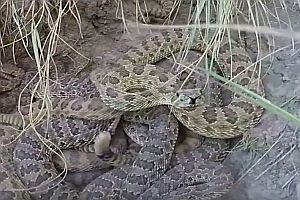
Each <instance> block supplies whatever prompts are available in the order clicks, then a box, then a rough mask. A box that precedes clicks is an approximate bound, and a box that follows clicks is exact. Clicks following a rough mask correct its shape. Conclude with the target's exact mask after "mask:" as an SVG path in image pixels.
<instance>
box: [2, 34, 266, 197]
mask: <svg viewBox="0 0 300 200" xmlns="http://www.w3.org/2000/svg"><path fill="white" fill-rule="evenodd" d="M187 36H188V34H185V33H184V32H183V31H182V30H175V31H167V32H161V33H160V34H157V35H156V36H154V37H151V38H150V39H148V40H146V41H145V42H143V43H142V44H141V45H140V46H137V47H135V48H132V49H131V50H129V52H127V53H126V54H125V55H124V56H123V58H121V59H120V60H119V61H118V62H117V67H116V69H117V70H115V71H113V72H111V73H109V74H105V75H104V78H103V74H101V72H99V70H98V71H96V72H95V71H94V72H93V73H91V75H90V76H89V77H88V78H86V79H83V80H75V81H73V82H72V81H69V82H67V83H68V84H66V85H65V86H64V87H65V88H62V90H61V91H62V92H63V91H65V90H68V87H69V86H70V85H71V86H74V87H82V88H83V90H79V91H80V94H78V93H76V94H75V95H74V97H66V98H59V97H58V98H54V101H53V108H54V109H53V110H54V113H55V112H56V113H58V114H59V113H63V114H65V115H66V116H68V117H75V118H76V117H77V118H81V119H80V120H77V119H67V118H64V117H62V118H60V119H58V120H57V121H55V120H54V121H52V122H51V124H56V125H57V124H63V123H62V121H64V120H65V122H66V124H68V126H66V128H65V129H63V128H62V127H63V126H58V127H56V126H53V127H51V126H50V129H47V130H48V131H49V130H51V131H50V137H53V135H54V136H56V137H57V136H58V135H59V133H60V134H61V135H60V136H61V137H66V136H65V135H63V134H62V132H61V130H68V131H71V132H72V131H76V132H73V133H72V134H71V135H72V137H67V138H68V141H67V142H64V141H63V139H61V138H60V137H58V138H55V137H54V138H55V139H57V140H55V141H56V142H57V143H58V144H59V145H62V146H60V147H64V145H66V147H68V148H70V147H71V146H72V147H73V146H76V145H80V144H81V143H86V142H87V141H90V140H88V139H85V137H88V138H91V137H92V138H93V139H94V138H95V137H96V135H97V134H96V132H95V131H96V130H98V129H97V126H99V124H98V123H96V122H95V121H93V120H96V119H97V120H103V121H105V120H111V119H113V118H115V117H118V116H120V115H122V114H123V113H124V112H125V111H132V110H140V109H144V108H147V107H153V106H157V105H161V104H166V105H170V106H171V107H170V108H171V111H172V113H173V114H174V115H175V117H176V118H177V119H178V120H179V121H180V122H181V123H182V124H183V125H185V126H186V127H188V128H189V129H191V130H192V131H193V132H195V133H197V134H199V135H204V136H208V137H214V138H230V137H235V136H238V135H241V134H242V133H244V132H246V131H247V130H248V129H249V128H251V126H253V125H254V124H255V123H256V122H257V121H258V119H259V118H260V115H261V113H262V109H261V108H260V107H259V106H256V105H254V104H253V103H251V102H250V101H248V100H247V99H246V98H244V97H242V96H240V95H237V94H234V95H233V99H232V101H231V102H230V103H229V104H228V105H225V106H220V107H213V106H209V105H206V104H203V102H201V96H198V98H196V99H191V97H189V96H186V93H179V94H178V93H177V91H178V90H177V89H178V86H176V83H177V82H176V77H174V76H173V75H170V76H169V74H164V73H161V72H160V71H161V70H160V69H158V68H156V67H155V66H153V65H149V64H152V63H155V62H157V61H159V60H161V59H163V58H165V57H167V56H168V55H170V54H172V53H174V52H176V51H179V50H180V48H181V47H182V45H183V43H184V41H185V39H186V37H187ZM191 49H197V50H200V51H204V49H205V43H203V42H202V41H200V40H198V38H197V39H196V40H195V41H193V45H192V46H191ZM209 56H211V55H209ZM216 62H217V64H218V65H219V67H220V68H221V69H222V70H224V71H225V72H227V74H230V77H234V76H236V75H238V76H236V77H235V79H234V81H235V82H237V83H239V84H242V85H243V86H245V87H247V88H249V89H250V90H253V91H255V92H257V93H258V94H261V95H263V87H262V85H261V82H260V79H259V76H258V73H257V72H256V71H255V70H251V69H248V68H247V66H248V65H249V64H250V63H251V61H250V59H249V56H248V55H247V54H246V53H245V50H244V49H242V48H241V47H238V46H236V45H235V44H234V45H233V46H230V45H228V43H226V44H224V45H222V46H221V51H220V53H219V55H218V59H217V60H216ZM157 86H158V87H157ZM95 90H96V91H97V90H99V92H95ZM130 90H132V91H134V92H130ZM136 91H138V92H136ZM68 95H69V94H67V96H68ZM191 104H192V105H191ZM194 104H195V105H194ZM103 110H105V112H103ZM85 118H87V119H85ZM2 119H3V120H6V119H7V118H5V117H4V115H3V116H2ZM85 120H87V121H85ZM160 121H163V120H158V122H160ZM75 122H76V123H75ZM156 123H157V121H156ZM101 124H102V123H100V125H101ZM71 127H73V128H74V129H72V128H71ZM87 127H89V128H87ZM38 128H40V131H39V132H41V133H44V132H45V128H49V127H47V126H45V124H44V125H43V124H42V125H40V126H38ZM106 128H107V127H106ZM160 128H161V129H162V130H164V134H160V135H159V136H160V137H166V135H168V134H174V133H169V132H168V133H165V132H166V130H165V128H166V127H164V126H163V127H161V126H158V129H155V131H158V132H159V130H160ZM90 130H92V131H91V132H89V131H90ZM168 130H169V129H168ZM33 131H34V129H30V130H29V131H27V132H26V133H25V134H24V136H22V137H21V138H20V140H19V141H18V143H17V147H16V150H15V160H16V162H17V166H18V167H17V169H18V170H19V171H18V175H19V176H20V178H21V179H22V181H23V183H24V184H25V186H26V188H31V187H35V186H38V185H40V184H41V183H43V182H44V181H47V180H49V179H51V178H53V176H56V173H54V171H53V168H52V167H53V166H52V165H51V163H49V157H48V156H46V155H47V154H45V155H44V156H43V155H42V157H40V156H38V155H39V154H38V152H40V150H41V144H40V142H39V138H36V137H37V136H36V135H35V134H34V133H33ZM81 131H86V132H83V133H85V134H86V135H84V134H83V135H81V134H82V132H81ZM155 131H153V132H155ZM79 132H80V134H78V133H79ZM170 132H174V131H170ZM88 133H89V134H88ZM48 134H49V133H48ZM52 134H53V135H52ZM153 134H155V133H153ZM129 135H130V134H129ZM76 136H78V137H76ZM81 137H82V139H81V140H80V139H79V138H81ZM60 139H61V140H60ZM69 139H74V142H73V143H72V142H70V141H69ZM93 139H91V140H93ZM161 141H165V142H166V143H165V144H167V143H168V139H167V138H164V140H161ZM149 145H150V146H151V145H154V144H153V143H149ZM24 147H25V149H24ZM143 148H145V149H147V148H149V149H148V150H147V151H149V150H151V148H150V147H148V146H147V145H144V146H143V145H142V149H143ZM152 148H153V147H152ZM153 149H157V147H155V148H153ZM147 151H146V152H147ZM172 151H173V150H172V149H171V152H172ZM192 153H194V152H192ZM192 153H191V155H190V158H186V159H187V160H190V161H191V160H193V161H196V160H197V159H196V158H198V159H200V160H197V161H199V162H200V163H202V164H203V165H200V167H199V166H198V167H197V164H194V165H193V167H192V169H190V170H191V173H193V172H200V174H201V173H204V174H206V173H207V174H209V175H208V177H210V176H212V177H213V178H212V179H213V180H214V181H218V180H219V181H221V180H222V179H226V178H224V177H228V176H224V177H223V176H222V175H220V174H219V173H220V171H221V172H223V171H224V170H223V168H222V167H221V166H219V165H217V164H212V165H211V167H213V169H215V170H212V171H205V170H207V169H208V168H206V164H205V163H204V162H203V161H202V160H201V157H202V156H200V155H198V156H196V157H194V156H193V154H192ZM194 154H195V153H194ZM159 155H162V154H159ZM159 155H156V156H158V158H159ZM143 156H146V154H141V155H139V156H138V157H137V159H141V157H143ZM100 157H101V156H100ZM188 157H189V156H188ZM158 158H157V157H156V159H158ZM182 159H183V158H182ZM167 160H168V159H167V158H166V159H165V161H164V163H168V162H167ZM183 160H184V159H183ZM146 161H147V160H146ZM199 162H196V163H199ZM138 164H142V163H136V164H135V165H131V166H125V167H123V168H122V167H121V168H117V169H116V171H117V170H119V171H117V172H118V173H122V171H123V172H124V173H128V171H129V172H130V171H131V172H132V173H131V174H130V173H129V177H132V176H135V175H134V173H137V172H138V170H137V172H135V167H141V169H143V170H145V166H143V165H138ZM144 164H146V165H147V162H146V163H144ZM177 166H178V167H177ZM201 166H202V167H201ZM131 167H133V169H131V170H129V169H130V168H131ZM189 167H191V166H185V165H184V164H178V165H176V166H175V167H174V169H175V170H174V173H176V172H177V174H182V173H181V172H186V170H187V169H188V168H189ZM221 169H222V170H221ZM176 170H177V171H176ZM116 171H114V170H113V171H111V172H109V173H108V174H106V175H104V176H101V177H99V178H100V179H101V178H103V177H106V176H107V177H110V178H112V176H114V175H117V176H119V174H118V173H117V174H114V173H115V172H116ZM149 171H150V172H151V173H155V172H157V170H156V171H155V170H153V169H150V170H149ZM165 171H166V170H162V171H161V172H160V171H159V173H157V174H159V176H162V177H161V178H162V180H163V181H164V182H163V183H159V181H158V182H157V183H156V182H155V181H154V180H152V182H151V180H150V182H148V181H149V180H148V181H146V182H145V181H143V182H142V183H141V185H142V188H143V189H142V190H146V192H145V193H143V192H142V190H141V192H142V195H141V194H140V193H139V192H137V193H138V194H137V195H141V196H143V195H149V196H152V195H154V196H155V195H158V196H161V195H163V194H165V193H167V197H166V199H168V198H173V199H174V198H175V199H176V198H177V199H179V192H176V189H178V188H176V186H173V185H172V184H171V185H168V182H169V181H171V182H172V181H174V180H172V178H173V175H172V174H168V172H167V173H164V172H165ZM225 171H226V170H225ZM171 172H172V171H171V170H170V173H171ZM151 173H150V175H151ZM221 174H222V173H221ZM225 174H228V173H225ZM126 176H127V175H126ZM186 177H189V176H185V175H184V176H183V177H180V178H179V179H180V180H182V179H185V178H186ZM191 177H194V174H193V176H191ZM196 177H197V176H196ZM222 177H223V178H222ZM115 178H117V179H110V180H113V181H114V182H113V185H118V184H119V182H118V180H119V179H118V177H115ZM156 179H158V177H156ZM32 180H36V182H32ZM58 180H59V179H56V180H55V181H54V182H52V183H51V185H52V186H53V185H54V184H59V186H60V187H54V188H52V189H49V185H48V186H41V187H39V190H40V189H44V191H42V192H38V193H33V194H34V195H37V196H36V197H37V198H40V197H45V198H48V199H55V198H58V197H59V196H60V195H63V197H64V198H67V199H76V198H78V193H77V192H76V190H75V189H74V190H73V188H72V186H70V185H68V184H67V183H65V182H63V181H62V182H59V181H58ZM95 181H96V182H95V183H92V184H91V185H89V186H88V187H87V188H86V189H85V190H84V192H83V193H82V194H81V195H87V196H89V195H91V196H94V195H100V196H101V195H102V194H103V193H105V188H104V189H101V188H103V187H104V186H107V185H105V183H106V182H105V181H102V182H100V183H97V179H96V180H95ZM125 181H126V182H127V183H129V181H130V179H125ZM222 181H224V180H222ZM222 181H221V182H222ZM153 182H154V185H153V188H152V187H150V185H151V184H153ZM179 182H180V181H178V180H176V181H174V184H178V185H177V187H179V190H184V191H182V192H183V193H182V194H186V192H188V191H191V190H190V188H185V187H181V186H182V184H181V183H179ZM191 182H192V183H191ZM191 182H190V181H186V182H185V183H186V185H188V186H196V185H198V184H197V183H201V184H200V185H201V186H200V189H201V187H202V189H201V190H200V191H198V190H197V191H195V193H197V192H199V193H201V192H203V193H205V192H208V193H209V194H210V195H212V196H213V195H214V194H216V193H214V192H213V191H210V189H212V190H213V189H216V190H218V188H217V186H216V188H214V187H210V185H211V184H208V185H206V184H205V183H206V182H209V181H208V180H205V179H203V177H199V180H191ZM225 182H226V181H225ZM227 182H228V183H231V182H232V181H231V180H229V181H228V180H227ZM144 183H146V184H149V187H150V188H149V190H147V187H148V186H147V187H143V185H144ZM103 184H104V185H103ZM107 184H108V183H107ZM160 184H161V185H160ZM164 184H166V185H168V187H167V188H169V189H170V188H174V189H175V190H174V191H173V192H171V191H169V190H168V189H167V191H159V188H163V187H162V186H163V185H164ZM129 185H130V184H129ZM229 185H230V184H229ZM96 186H97V187H96ZM109 186H110V187H109V188H110V189H111V185H110V184H109ZM169 186H170V187H169ZM90 188H94V189H95V190H94V189H92V190H91V189H90ZM225 188H226V187H225ZM96 189H99V191H98V190H96ZM130 189H132V188H128V190H130ZM57 190H58V191H57ZM220 190H224V187H223V185H222V184H220ZM46 191H47V192H46ZM96 191H98V192H96ZM193 191H194V190H193ZM44 192H45V193H44ZM60 192H61V193H60ZM115 192H116V193H118V192H120V190H117V191H115ZM109 193H111V192H109ZM113 193H114V192H113ZM121 193H122V194H126V191H123V192H122V191H121ZM217 193H218V192H217ZM131 194H132V193H131ZM39 195H40V196H39ZM112 195H113V194H112ZM120 195H121V194H120ZM201 195H203V194H197V195H196V194H195V196H198V197H199V198H200V199H201ZM149 196H148V197H149ZM154 196H153V198H154ZM204 196H205V195H204ZM141 198H142V197H141ZM212 198H213V197H212Z"/></svg>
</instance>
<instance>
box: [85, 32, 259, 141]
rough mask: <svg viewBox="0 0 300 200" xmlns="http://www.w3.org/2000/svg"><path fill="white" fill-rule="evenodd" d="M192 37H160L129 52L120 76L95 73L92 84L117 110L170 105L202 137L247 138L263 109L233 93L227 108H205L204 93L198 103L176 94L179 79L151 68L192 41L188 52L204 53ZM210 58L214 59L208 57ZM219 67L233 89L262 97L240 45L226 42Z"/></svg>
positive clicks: (182, 34) (256, 76) (179, 34)
mask: <svg viewBox="0 0 300 200" xmlns="http://www.w3.org/2000/svg"><path fill="white" fill-rule="evenodd" d="M191 34H192V33H191V32H189V31H188V32H186V31H184V30H182V29H180V30H174V31H165V32H160V33H158V34H156V35H155V36H153V37H150V38H149V39H147V40H145V41H144V42H142V44H141V45H138V46H137V47H134V48H132V49H130V50H129V51H128V52H127V53H126V54H125V55H124V56H123V57H122V58H121V59H120V60H118V62H117V65H119V68H118V70H115V71H112V72H110V73H108V74H107V75H106V76H105V77H103V76H102V75H100V74H98V73H97V72H96V73H95V72H94V73H92V74H91V75H90V78H91V80H92V81H93V82H94V83H95V85H96V86H97V88H98V89H99V91H100V94H101V99H102V100H103V101H104V103H105V104H106V105H107V106H109V107H111V108H113V109H115V110H120V111H134V110H140V109H144V108H147V107H153V106H156V105H170V108H171V111H172V113H173V114H174V115H175V116H176V118H177V119H178V120H179V121H180V122H181V123H182V124H184V125H185V126H186V127H188V128H189V129H190V130H192V131H193V132H195V133H197V134H199V135H203V136H207V137H213V138H232V137H236V136H239V135H242V134H244V133H245V132H247V130H249V128H250V127H252V126H253V125H255V124H256V123H257V121H258V120H259V119H260V116H261V114H262V111H263V109H262V108H261V107H260V106H258V105H255V104H253V103H252V102H251V101H250V100H248V99H247V98H245V97H244V96H241V95H238V94H235V93H233V95H232V96H233V98H232V101H231V102H230V103H229V104H228V105H224V106H222V107H215V106H209V105H206V104H205V102H203V100H202V95H201V93H200V95H198V96H197V98H194V97H189V96H187V95H186V93H185V92H182V93H180V92H178V84H176V83H177V81H176V76H174V75H173V74H170V73H168V72H165V71H163V70H160V69H159V68H156V67H155V66H153V65H150V64H151V63H155V62H157V61H159V60H161V59H163V58H165V57H167V56H170V55H171V54H172V53H174V52H177V51H180V50H181V49H182V47H183V45H184V44H185V43H186V42H187V41H188V39H189V38H192V41H190V43H189V46H188V48H190V49H196V50H200V51H201V52H205V50H206V49H207V44H206V43H205V42H204V41H202V40H201V37H200V35H197V34H196V37H192V35H191ZM208 56H209V57H212V53H211V52H210V51H208ZM215 62H216V63H217V64H218V67H219V68H220V69H221V70H222V71H223V72H224V73H225V75H226V74H227V76H229V77H231V78H234V79H233V81H234V82H235V83H238V84H241V85H242V86H245V87H246V88H248V89H249V90H252V91H254V92H256V93H258V94H259V95H264V88H263V85H262V83H261V80H260V77H259V74H258V72H257V70H256V69H254V70H253V69H251V68H248V66H249V65H250V64H252V62H251V59H250V57H249V55H248V54H247V53H246V51H245V49H243V48H242V47H240V46H239V45H238V43H237V42H234V41H233V40H230V41H226V40H225V42H223V43H222V44H221V46H220V51H219V54H218V57H217V59H216V61H215ZM149 63H150V64H149ZM100 70H101V69H99V70H98V71H100ZM196 70H197V69H196ZM196 72H197V71H196ZM227 87H228V86H227ZM199 90H200V89H199ZM199 90H198V91H197V90H194V91H195V92H199ZM183 91H184V90H183ZM195 92H194V93H195Z"/></svg>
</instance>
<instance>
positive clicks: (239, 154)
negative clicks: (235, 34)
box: [0, 0, 300, 200]
mask: <svg viewBox="0 0 300 200" xmlns="http://www.w3.org/2000/svg"><path fill="white" fill-rule="evenodd" d="M285 2H286V5H287V7H288V13H289V17H290V18H289V20H290V21H291V24H292V26H293V29H294V30H297V29H299V28H300V24H299V17H300V9H299V7H297V5H296V4H295V2H297V1H293V0H291V1H285ZM273 7H274V5H273V4H272V5H271V4H270V9H271V10H272V8H273ZM78 9H79V11H80V14H81V20H82V24H81V31H82V34H83V38H82V37H81V36H80V34H79V30H78V26H77V24H76V22H75V20H74V19H72V18H67V17H65V19H64V23H63V27H62V37H63V38H64V39H65V40H66V41H67V42H69V43H70V44H71V45H72V46H73V47H74V48H75V49H76V50H77V51H79V52H80V53H81V54H83V55H84V56H85V57H86V58H92V60H93V62H94V64H92V65H89V67H90V68H91V69H93V68H95V67H105V65H106V63H108V62H115V61H116V60H117V59H118V58H119V57H120V56H121V55H122V54H123V53H125V52H126V51H127V50H128V49H129V48H130V47H131V46H134V45H135V44H137V43H139V42H141V41H142V40H143V39H145V38H146V37H148V36H149V35H150V34H151V33H150V31H149V30H146V29H140V30H139V32H138V29H137V27H135V25H136V24H135V22H134V20H135V16H134V11H135V6H134V4H131V3H125V4H124V15H125V18H126V19H128V20H132V22H127V24H126V26H124V22H123V21H122V19H121V18H120V13H121V12H118V13H117V14H116V11H117V9H120V8H118V6H117V4H116V2H115V1H113V0H111V1H110V0H87V1H83V0H81V1H79V2H78ZM187 9H188V6H186V7H184V6H183V7H182V9H181V10H180V12H179V13H178V17H177V19H176V21H175V23H178V24H182V23H185V19H186V17H187V14H188V12H187ZM119 11H120V10H119ZM277 12H278V15H282V20H283V21H288V18H286V14H285V10H284V9H281V8H278V7H277ZM116 15H117V16H118V17H116ZM271 23H272V26H273V27H278V28H279V27H280V28H285V26H286V25H283V27H281V26H282V24H284V23H281V26H280V25H279V24H278V22H276V21H275V20H274V21H271ZM125 28H127V31H128V32H126V33H124V30H125ZM270 41H271V40H270V37H268V38H267V40H266V42H265V43H266V44H271V42H270ZM247 46H249V49H248V50H249V51H250V52H252V55H253V56H254V57H255V55H256V52H257V51H256V50H255V49H251V47H252V46H253V45H252V44H249V45H247ZM282 47H286V48H285V49H283V50H281V51H279V52H277V53H275V54H274V57H273V59H272V60H270V59H266V60H265V61H263V66H264V71H266V75H265V77H264V84H265V87H266V98H267V99H269V100H270V101H271V102H273V103H275V104H276V105H278V106H281V105H283V108H284V109H286V110H287V111H289V112H291V113H293V114H295V115H299V114H300V113H299V107H300V103H299V102H300V101H299V98H298V97H299V96H300V78H299V77H300V68H299V67H298V65H299V63H300V57H299V52H298V49H299V44H297V41H295V45H294V46H292V41H291V40H289V39H286V38H275V46H274V45H271V48H274V49H280V48H282ZM264 50H265V51H266V52H267V51H268V49H267V48H265V49H264ZM86 58H84V57H82V56H79V55H78V54H76V53H75V52H72V51H70V50H68V49H67V48H66V46H65V45H63V44H62V45H61V46H59V47H58V52H57V54H56V56H55V60H56V63H57V66H58V68H59V69H60V73H61V74H63V73H64V72H65V71H68V72H70V71H78V70H79V69H80V68H81V67H83V66H85V65H87V64H88V59H86ZM18 66H20V67H22V68H24V69H25V70H26V71H30V70H32V69H33V68H34V66H35V65H34V62H33V61H31V60H30V59H25V58H24V59H19V60H18ZM15 103H16V102H15ZM15 103H14V102H11V105H6V108H5V110H3V108H1V106H0V109H1V112H2V111H5V112H11V110H12V109H13V107H14V106H15ZM298 133H299V132H298V130H297V128H296V126H295V125H293V124H292V123H289V122H288V121H286V120H284V119H282V118H280V117H279V116H277V115H275V114H272V113H270V112H265V114H264V116H263V118H262V120H261V121H260V123H259V125H258V126H257V127H255V128H254V129H253V131H252V134H251V135H252V136H253V137H254V138H257V139H258V142H257V145H256V147H255V148H256V151H247V150H246V151H244V150H241V149H239V150H236V151H233V152H232V153H230V154H229V156H228V158H227V159H226V161H225V164H226V165H228V166H230V167H231V168H232V169H233V172H234V175H235V178H236V180H237V183H236V184H235V185H234V187H233V189H232V190H231V191H230V192H229V193H228V194H227V195H225V197H224V199H225V200H241V199H243V200H283V199H284V200H286V199H288V200H295V199H299V200H300V183H299V176H298V171H299V168H300V159H299V158H300V151H299V147H298V145H299V138H298V137H299V136H298V135H299V134H298ZM77 176H79V175H77ZM80 176H81V177H85V178H86V177H87V175H86V174H81V175H80ZM90 176H93V175H90ZM94 176H95V174H94ZM77 178H78V179H80V177H77ZM81 181H82V180H81ZM81 181H78V184H82V182H81Z"/></svg>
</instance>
